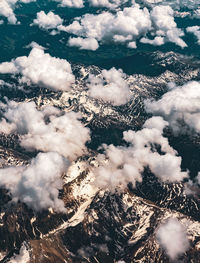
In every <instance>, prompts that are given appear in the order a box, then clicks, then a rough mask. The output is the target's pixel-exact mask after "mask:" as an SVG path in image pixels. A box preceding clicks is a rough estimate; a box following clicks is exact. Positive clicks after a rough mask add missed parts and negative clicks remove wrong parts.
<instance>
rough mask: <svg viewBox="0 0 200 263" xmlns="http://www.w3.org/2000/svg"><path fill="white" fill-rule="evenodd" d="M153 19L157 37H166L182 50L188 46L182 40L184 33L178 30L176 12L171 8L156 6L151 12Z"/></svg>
mask: <svg viewBox="0 0 200 263" xmlns="http://www.w3.org/2000/svg"><path fill="white" fill-rule="evenodd" d="M151 19H152V23H153V25H154V27H155V29H156V34H157V35H159V36H165V37H166V39H167V40H168V41H170V42H173V43H175V44H177V45H178V46H180V47H182V48H184V47H186V46H187V44H186V43H185V42H184V41H183V40H182V39H181V38H180V37H182V36H183V35H184V33H183V31H182V30H181V29H178V28H177V25H176V23H175V21H174V11H173V9H172V8H171V7H170V6H155V7H154V8H153V9H152V11H151Z"/></svg>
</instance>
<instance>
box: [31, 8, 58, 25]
mask: <svg viewBox="0 0 200 263" xmlns="http://www.w3.org/2000/svg"><path fill="white" fill-rule="evenodd" d="M62 23H63V19H61V18H60V16H58V15H55V14H54V13H53V12H51V11H50V12H49V13H47V14H46V13H45V12H44V11H41V12H38V13H37V18H36V19H34V20H33V24H35V25H38V26H39V27H40V28H43V29H52V28H56V27H57V26H59V25H61V24H62Z"/></svg>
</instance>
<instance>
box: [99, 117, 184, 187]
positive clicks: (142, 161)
mask: <svg viewBox="0 0 200 263" xmlns="http://www.w3.org/2000/svg"><path fill="white" fill-rule="evenodd" d="M166 125H168V123H167V122H166V121H164V120H163V119H162V118H161V117H153V118H151V119H149V120H147V121H146V122H145V124H144V126H143V129H142V130H140V131H137V132H135V131H131V130H130V131H128V132H124V140H125V141H126V142H128V143H129V144H130V146H129V147H122V146H118V147H116V146H114V145H109V146H108V145H104V146H103V147H104V150H105V153H104V154H99V155H98V157H97V159H98V161H99V167H98V168H95V171H94V172H95V174H96V181H95V183H96V185H97V186H99V187H100V188H109V189H110V190H115V189H116V188H118V189H119V188H122V189H123V188H125V187H126V186H127V184H128V183H129V182H131V183H132V184H133V186H135V184H136V181H139V182H141V181H142V176H141V174H142V172H143V171H144V168H145V167H149V168H150V170H151V172H152V173H153V174H155V175H156V176H157V177H158V178H159V179H160V180H161V181H163V182H166V181H167V182H176V181H182V180H183V179H184V178H186V177H188V174H187V172H182V171H181V157H178V156H176V154H177V153H176V151H175V150H174V149H173V148H172V147H171V146H170V145H169V142H168V140H167V138H165V137H163V135H162V132H163V129H164V127H165V126H166ZM157 146H160V150H161V151H162V154H160V153H159V152H158V151H157V150H156V149H157V148H156V147H157Z"/></svg>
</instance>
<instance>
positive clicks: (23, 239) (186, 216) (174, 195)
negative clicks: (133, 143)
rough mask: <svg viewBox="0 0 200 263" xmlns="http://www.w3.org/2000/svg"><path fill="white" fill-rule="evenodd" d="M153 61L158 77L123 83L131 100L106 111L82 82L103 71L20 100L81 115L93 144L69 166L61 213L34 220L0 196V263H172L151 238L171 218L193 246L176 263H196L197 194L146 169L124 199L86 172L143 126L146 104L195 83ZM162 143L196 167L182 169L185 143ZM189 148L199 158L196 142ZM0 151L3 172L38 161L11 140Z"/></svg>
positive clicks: (192, 70)
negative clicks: (109, 147)
mask: <svg viewBox="0 0 200 263" xmlns="http://www.w3.org/2000/svg"><path fill="white" fill-rule="evenodd" d="M159 56H160V59H159ZM159 56H158V55H157V57H156V60H157V61H158V64H159V63H161V62H159V61H162V63H164V64H165V65H164V64H163V67H164V68H165V67H166V71H164V72H163V73H162V74H160V75H158V76H144V75H136V74H135V75H131V76H127V79H126V81H127V82H128V83H129V85H130V87H131V93H132V100H131V102H130V103H128V104H126V105H125V106H118V107H117V106H111V105H110V104H106V103H105V102H103V101H100V100H96V99H92V98H90V97H89V96H88V94H87V88H86V86H85V79H86V78H87V76H88V73H93V74H101V70H100V69H99V68H97V67H88V68H84V67H83V66H77V65H76V66H74V69H73V70H74V72H75V73H76V75H77V77H78V76H79V78H78V80H77V82H76V83H75V85H74V87H73V89H72V90H71V91H70V92H65V93H53V92H50V93H49V92H47V91H45V90H43V92H42V93H41V90H38V94H32V95H31V94H28V95H27V97H26V98H22V101H23V100H25V101H32V100H34V101H35V102H36V104H37V106H38V108H42V107H44V106H46V105H53V106H56V107H59V108H60V109H62V110H64V111H72V110H73V111H76V112H81V113H82V116H83V119H82V120H83V122H84V123H85V125H86V126H88V127H89V128H90V129H91V142H90V143H88V152H87V153H86V154H85V155H84V156H82V157H80V158H79V159H77V160H76V161H74V162H73V163H72V164H71V166H70V168H69V170H68V173H67V174H64V175H63V189H62V190H61V191H60V198H61V199H62V200H63V201H64V203H65V207H66V208H67V212H66V213H65V214H62V213H56V212H55V211H53V210H52V209H49V210H47V211H42V212H35V211H33V210H32V209H30V208H29V207H27V206H26V205H25V204H23V203H20V202H18V203H12V202H10V200H11V197H10V194H9V192H8V191H7V190H6V189H1V190H0V204H1V207H0V237H1V238H0V262H16V261H13V260H15V259H14V258H16V257H17V255H18V253H20V254H23V253H24V254H25V255H26V256H27V257H28V258H29V259H28V261H27V262H30V263H32V262H34V263H40V262H41V263H52V262H56V263H57V262H58V263H59V262H67V263H87V262H90V263H99V262H100V263H107V262H108V263H117V262H118V263H120V262H121V263H122V262H125V263H135V262H138V263H139V262H140V263H161V262H171V261H170V259H169V257H168V256H167V255H166V253H165V251H164V250H163V249H162V248H161V247H160V246H159V243H158V241H157V238H156V230H157V227H158V226H159V224H160V223H162V222H165V221H166V220H167V219H168V218H170V217H175V218H178V219H179V220H180V221H181V222H184V223H187V225H188V229H187V233H188V237H189V240H190V243H191V244H190V245H191V246H190V249H189V250H188V251H187V252H186V253H185V254H184V255H182V256H181V257H180V258H179V260H180V262H194V263H197V262H200V239H199V236H200V222H199V220H200V214H199V213H200V212H199V211H200V201H199V193H198V191H196V195H195V196H187V195H186V194H185V192H184V187H183V184H181V183H174V184H170V183H161V182H159V181H158V179H156V178H155V176H154V175H153V174H151V173H150V171H149V170H148V169H146V170H145V171H144V173H143V182H142V183H138V184H137V185H136V188H133V187H132V185H131V184H130V185H128V186H127V188H126V189H125V190H124V191H123V192H121V191H120V190H119V191H118V190H116V191H115V192H112V193H111V192H110V191H108V189H106V190H102V189H99V188H97V187H96V185H95V184H94V178H95V174H94V173H93V169H92V168H93V167H97V166H98V162H97V159H96V156H97V153H98V151H99V150H98V147H99V146H100V145H101V144H102V143H107V144H109V143H114V144H116V145H120V144H123V143H124V142H123V141H122V132H123V131H124V130H127V129H133V130H137V129H139V128H141V126H142V124H143V123H144V121H145V119H146V118H147V114H146V113H145V111H144V106H143V101H144V99H147V98H158V97H160V96H161V95H162V94H163V93H164V92H165V91H166V84H167V83H169V82H172V81H173V82H176V83H179V84H183V83H184V82H185V81H188V80H194V79H199V70H198V67H197V66H196V65H195V66H194V67H192V66H191V67H189V68H187V63H186V62H183V61H182V60H181V59H180V58H179V57H176V56H175V55H174V54H167V55H166V57H165V58H163V57H161V54H159ZM179 60H180V61H181V62H180V61H179ZM152 63H153V62H152ZM174 64H177V65H178V66H177V65H176V66H174V68H176V69H177V68H178V67H179V68H178V69H177V71H176V72H174V71H170V70H169V69H168V68H167V67H169V65H174ZM166 65H167V66H166ZM171 67H172V66H171ZM172 69H173V67H172V68H171V70H172ZM166 136H168V137H169V138H170V140H171V143H172V144H173V146H174V147H175V148H176V149H177V151H178V152H179V151H181V150H180V147H179V145H180V144H181V145H182V147H181V149H184V151H183V152H182V155H183V166H184V165H185V167H188V164H189V165H190V169H191V170H192V169H193V170H194V169H195V167H196V165H198V163H199V155H198V154H197V155H196V156H194V155H193V162H192V163H190V162H189V161H188V158H187V155H186V152H187V150H188V145H189V146H190V147H191V143H189V144H188V140H189V139H187V138H181V139H180V140H179V141H178V140H177V139H176V138H173V136H171V135H170V131H166ZM190 140H193V147H195V149H197V151H198V152H199V150H198V149H199V139H198V138H197V137H196V138H192V139H191V138H190ZM0 145H1V147H0V156H1V166H2V167H4V166H12V165H17V166H18V165H21V164H25V165H28V164H29V162H30V159H31V157H33V156H35V154H36V153H31V154H30V153H28V152H25V151H24V149H22V148H21V147H20V146H19V142H18V136H17V134H15V135H12V136H6V135H3V134H2V135H1V136H0ZM190 151H191V152H192V149H190ZM184 156H185V157H184ZM197 170H198V169H197ZM20 248H21V249H20ZM18 262H20V261H18ZM21 262H23V261H21Z"/></svg>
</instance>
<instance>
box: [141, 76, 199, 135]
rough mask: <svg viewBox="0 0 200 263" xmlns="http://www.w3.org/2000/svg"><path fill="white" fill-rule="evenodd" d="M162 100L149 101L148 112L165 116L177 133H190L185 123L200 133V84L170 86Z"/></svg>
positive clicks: (147, 104) (189, 83)
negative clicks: (185, 127)
mask: <svg viewBox="0 0 200 263" xmlns="http://www.w3.org/2000/svg"><path fill="white" fill-rule="evenodd" d="M169 88H170V89H169V91H168V92H167V93H165V94H164V95H163V96H162V98H161V99H159V100H157V101H155V100H147V101H146V102H145V105H146V106H145V107H146V111H147V112H149V113H152V114H154V115H158V116H163V117H164V119H165V120H167V121H168V122H169V124H170V126H171V127H172V129H173V131H174V132H175V133H177V132H178V133H179V132H181V133H184V132H188V129H184V126H183V123H184V124H186V125H187V127H190V128H191V129H192V130H195V131H196V132H200V83H199V82H196V81H192V82H188V83H186V84H185V85H183V86H178V87H177V86H176V85H170V86H169Z"/></svg>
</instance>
